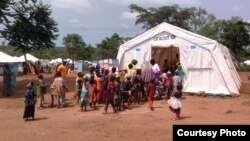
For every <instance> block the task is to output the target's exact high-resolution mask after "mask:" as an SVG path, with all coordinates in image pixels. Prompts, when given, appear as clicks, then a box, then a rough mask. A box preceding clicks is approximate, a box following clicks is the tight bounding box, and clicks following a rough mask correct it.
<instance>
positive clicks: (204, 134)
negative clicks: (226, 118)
mask: <svg viewBox="0 0 250 141" xmlns="http://www.w3.org/2000/svg"><path fill="white" fill-rule="evenodd" d="M228 139H237V140H238V141H249V140H250V125H173V141H184V140H192V141H194V140H200V141H223V140H228Z"/></svg>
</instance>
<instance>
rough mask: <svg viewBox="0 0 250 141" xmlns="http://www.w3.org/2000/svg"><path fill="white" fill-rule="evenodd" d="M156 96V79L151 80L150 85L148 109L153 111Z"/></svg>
mask: <svg viewBox="0 0 250 141" xmlns="http://www.w3.org/2000/svg"><path fill="white" fill-rule="evenodd" d="M154 95H155V81H154V79H151V80H150V83H149V85H148V108H150V110H151V111H153V110H154V108H153V101H154Z"/></svg>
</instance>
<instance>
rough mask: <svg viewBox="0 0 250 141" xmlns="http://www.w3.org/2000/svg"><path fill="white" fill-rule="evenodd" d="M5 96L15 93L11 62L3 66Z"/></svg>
mask: <svg viewBox="0 0 250 141" xmlns="http://www.w3.org/2000/svg"><path fill="white" fill-rule="evenodd" d="M2 95H3V96H11V95H13V90H12V86H11V70H10V66H9V64H4V66H3V93H2Z"/></svg>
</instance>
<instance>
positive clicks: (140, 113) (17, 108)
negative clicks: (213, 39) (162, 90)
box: [0, 72, 250, 141]
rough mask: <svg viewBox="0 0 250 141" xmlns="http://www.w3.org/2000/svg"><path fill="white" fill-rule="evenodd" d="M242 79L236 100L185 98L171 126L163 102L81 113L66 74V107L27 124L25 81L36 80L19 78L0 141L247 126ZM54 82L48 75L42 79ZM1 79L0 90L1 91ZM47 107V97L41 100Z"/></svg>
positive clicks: (2, 110)
mask: <svg viewBox="0 0 250 141" xmlns="http://www.w3.org/2000/svg"><path fill="white" fill-rule="evenodd" d="M239 74H240V77H241V80H242V88H241V91H240V92H241V94H240V96H239V97H224V98H222V97H212V96H208V97H200V96H195V95H184V99H183V100H182V105H183V108H182V113H181V115H182V119H181V120H179V121H172V120H171V118H172V117H173V114H172V113H171V112H170V111H169V109H168V105H167V102H166V101H165V100H161V101H156V102H155V103H154V106H155V111H153V112H151V111H149V110H148V109H147V103H145V104H143V105H140V106H137V107H135V106H134V108H133V109H132V110H126V111H123V112H120V113H118V114H113V113H112V109H111V107H110V108H109V112H110V114H106V115H103V114H102V112H103V105H99V106H98V110H97V111H93V110H91V111H88V112H81V111H80V108H79V106H78V105H76V104H75V100H74V99H73V91H74V80H75V76H76V74H73V73H72V74H70V75H69V83H70V86H69V87H70V92H69V93H68V94H67V96H66V99H67V103H68V105H69V106H68V107H66V108H60V109H57V108H43V109H36V116H35V118H36V119H35V120H34V121H28V122H25V121H24V120H23V119H22V115H23V106H24V104H23V101H24V98H23V92H24V86H25V84H26V83H27V81H29V80H32V79H36V77H35V76H32V75H26V76H19V77H18V78H17V82H18V83H17V87H16V89H15V95H14V96H13V97H8V98H5V97H0V140H1V141H83V140H84V141H97V140H102V141H115V140H117V141H135V140H136V141H152V140H153V141H171V140H172V125H174V124H250V118H249V116H250V80H248V79H247V76H250V73H243V72H241V73H239ZM45 77H46V81H47V82H48V81H52V75H46V76H45ZM1 87H2V76H0V90H2V88H1ZM45 101H46V102H47V103H46V106H48V105H49V102H50V97H49V94H47V95H46V97H45Z"/></svg>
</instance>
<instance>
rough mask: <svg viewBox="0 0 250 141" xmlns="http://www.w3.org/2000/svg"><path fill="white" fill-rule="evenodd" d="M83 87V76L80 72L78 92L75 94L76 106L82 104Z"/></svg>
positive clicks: (77, 82) (77, 84) (77, 79)
mask: <svg viewBox="0 0 250 141" xmlns="http://www.w3.org/2000/svg"><path fill="white" fill-rule="evenodd" d="M82 85H83V74H82V72H78V73H77V78H76V92H75V98H76V104H79V102H80V98H81V93H82Z"/></svg>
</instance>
